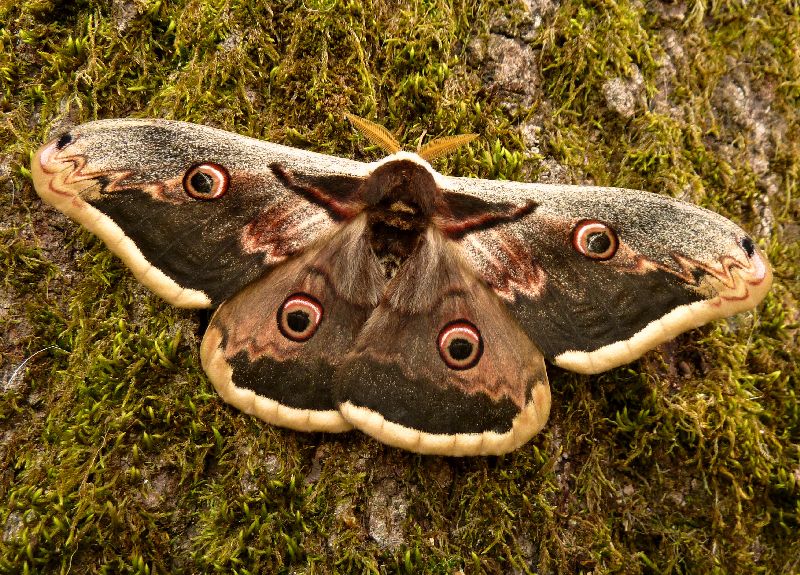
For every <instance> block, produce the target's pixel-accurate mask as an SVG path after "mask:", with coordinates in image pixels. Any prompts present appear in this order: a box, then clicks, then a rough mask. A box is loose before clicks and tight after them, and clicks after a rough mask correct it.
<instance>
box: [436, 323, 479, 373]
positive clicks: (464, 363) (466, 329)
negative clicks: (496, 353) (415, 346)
mask: <svg viewBox="0 0 800 575" xmlns="http://www.w3.org/2000/svg"><path fill="white" fill-rule="evenodd" d="M454 336H456V337H454ZM458 336H460V337H458ZM451 338H452V339H464V340H466V341H468V342H469V343H471V344H472V346H473V347H472V351H471V353H470V355H468V356H467V357H466V358H464V360H461V361H459V360H457V359H455V358H452V357H449V356H448V351H449V349H450V344H451V343H452V339H451ZM436 346H437V347H438V349H439V355H440V356H441V357H442V361H444V363H445V365H446V366H447V367H449V368H450V369H455V370H458V371H461V370H464V369H470V368H471V367H475V366H476V365H478V362H479V361H480V359H481V356H482V355H483V337H481V332H480V331H479V330H478V328H477V327H475V325H474V324H473V323H472V322H469V321H467V320H465V319H459V320H456V321H451V322H450V323H448V324H447V325H445V326H444V327H443V328H442V330H441V331H440V332H439V337H437V338H436Z"/></svg>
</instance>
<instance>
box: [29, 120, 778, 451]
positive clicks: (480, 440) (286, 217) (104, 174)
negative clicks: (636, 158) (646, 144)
mask: <svg viewBox="0 0 800 575" xmlns="http://www.w3.org/2000/svg"><path fill="white" fill-rule="evenodd" d="M352 120H353V122H354V123H355V124H356V125H357V127H359V128H360V129H361V130H362V131H363V132H364V133H365V134H366V135H367V136H368V137H369V138H370V139H371V140H373V141H374V142H376V143H378V144H380V145H381V146H382V147H383V148H384V149H385V150H386V151H387V152H388V153H389V156H388V157H386V158H384V159H382V160H380V161H377V162H372V163H363V162H357V161H352V160H348V159H343V158H338V157H333V156H329V155H322V154H317V153H314V152H309V151H305V150H300V149H295V148H291V147H286V146H282V145H278V144H273V143H268V142H263V141H259V140H254V139H251V138H246V137H243V136H240V135H236V134H232V133H229V132H225V131H221V130H217V129H214V128H210V127H206V126H201V125H194V124H189V123H183V122H175V121H166V120H156V119H144V120H142V119H121V120H101V121H96V122H90V123H87V124H83V125H80V126H77V127H75V128H72V129H70V130H69V131H67V132H66V133H63V134H62V135H60V136H59V137H57V138H56V139H54V140H52V141H51V142H49V143H47V144H45V145H44V146H42V147H41V148H40V149H39V150H38V152H37V153H36V156H35V158H34V159H33V164H32V174H33V181H34V184H35V187H36V190H37V191H38V193H39V195H40V196H41V197H42V199H44V200H45V201H46V202H48V203H49V204H51V205H53V206H55V207H56V208H57V209H59V210H61V211H62V212H64V213H65V214H67V215H68V216H69V217H71V218H73V219H74V220H76V221H78V222H80V223H81V224H82V225H83V226H85V227H86V228H88V229H89V230H90V231H91V232H93V233H94V234H96V235H97V236H99V237H100V238H101V239H102V240H103V241H104V242H105V243H106V244H107V245H108V247H109V248H110V249H111V250H112V251H113V252H115V253H116V254H117V255H118V256H119V257H120V258H122V260H123V261H124V262H125V264H127V265H128V267H130V269H131V270H132V272H133V274H134V275H135V276H136V278H138V280H139V281H141V282H142V283H143V284H145V285H146V286H147V287H148V288H150V289H151V290H153V291H154V292H155V293H156V294H158V295H160V296H161V297H163V298H164V299H166V300H167V301H168V302H170V303H172V304H174V305H176V306H181V307H188V308H206V307H216V308H217V309H216V312H215V313H214V315H213V317H212V319H211V321H210V324H209V326H208V329H207V331H206V333H205V335H204V338H203V341H202V345H201V349H200V356H201V360H202V365H203V368H204V369H205V371H206V373H207V374H208V377H209V379H210V380H211V382H212V383H213V385H214V386H215V387H216V389H217V391H218V392H219V394H220V395H221V396H222V398H223V399H224V400H225V401H226V402H228V403H230V404H232V405H234V406H236V407H238V408H239V409H241V410H243V411H244V412H246V413H249V414H252V415H255V416H256V417H259V418H261V419H263V420H264V421H267V422H269V423H272V424H275V425H280V426H285V427H289V428H292V429H297V430H303V431H327V432H343V431H347V430H350V429H353V428H357V429H360V430H361V431H363V432H365V433H367V434H369V435H371V436H372V437H374V438H376V439H378V440H379V441H382V442H384V443H386V444H389V445H392V446H397V447H400V448H403V449H407V450H411V451H415V452H419V453H432V454H445V455H456V456H461V455H479V454H501V453H505V452H508V451H511V450H513V449H515V448H517V447H519V446H521V445H522V444H524V443H525V442H527V441H528V440H529V439H530V438H531V437H532V436H533V435H534V434H536V433H537V432H538V431H539V430H540V429H541V428H542V427H543V425H544V424H545V422H546V420H547V417H548V414H549V410H550V388H549V384H548V379H547V372H546V370H545V362H544V360H545V358H546V359H547V360H549V361H550V362H552V363H554V364H555V365H557V366H559V367H562V368H565V369H568V370H574V371H577V372H581V373H598V372H601V371H604V370H608V369H611V368H613V367H615V366H618V365H621V364H624V363H627V362H630V361H632V360H634V359H636V358H638V357H639V356H641V355H642V354H643V353H644V352H646V351H647V350H649V349H651V348H653V347H654V346H656V345H658V344H660V343H662V342H664V341H666V340H669V339H671V338H673V337H674V336H676V335H677V334H679V333H681V332H683V331H685V330H688V329H691V328H694V327H697V326H700V325H701V324H704V323H706V322H708V321H710V320H713V319H715V318H721V317H725V316H729V315H732V314H735V313H737V312H740V311H742V310H746V309H749V308H752V307H754V306H755V305H756V304H758V302H759V301H761V299H762V298H763V297H764V296H765V294H766V293H767V290H768V289H769V287H770V284H771V281H772V274H771V271H770V267H769V264H768V262H767V260H766V258H765V256H764V254H763V253H762V251H761V250H760V249H759V248H758V247H757V246H756V244H755V242H754V241H753V240H752V239H751V238H750V237H749V236H748V235H747V234H746V233H745V232H744V231H742V230H741V229H740V228H739V227H737V226H736V225H735V224H733V223H732V222H731V221H729V220H727V219H725V218H724V217H722V216H720V215H718V214H716V213H713V212H710V211H708V210H705V209H702V208H699V207H696V206H693V205H690V204H687V203H684V202H681V201H677V200H674V199H670V198H665V197H662V196H659V195H655V194H652V193H647V192H642V191H636V190H628V189H618V188H608V187H595V186H570V185H546V184H536V183H517V182H508V181H491V180H483V179H471V178H456V177H447V176H444V175H442V174H440V173H438V172H436V171H435V170H434V169H433V168H432V167H431V166H430V164H429V160H431V159H432V158H433V157H435V156H437V155H440V154H442V153H446V152H448V151H449V150H451V149H452V148H454V147H456V146H458V145H461V144H463V143H464V142H465V141H467V140H468V139H470V138H469V137H453V138H444V139H440V140H435V141H434V142H431V143H430V144H428V145H427V146H425V147H423V148H422V149H421V150H419V153H410V152H405V151H402V150H401V147H400V145H399V144H398V143H397V141H396V140H395V139H394V137H393V136H392V135H391V134H390V133H389V132H388V131H387V130H385V129H384V128H381V127H379V126H377V125H375V124H372V123H371V122H368V121H366V120H362V119H359V118H354V117H353V118H352Z"/></svg>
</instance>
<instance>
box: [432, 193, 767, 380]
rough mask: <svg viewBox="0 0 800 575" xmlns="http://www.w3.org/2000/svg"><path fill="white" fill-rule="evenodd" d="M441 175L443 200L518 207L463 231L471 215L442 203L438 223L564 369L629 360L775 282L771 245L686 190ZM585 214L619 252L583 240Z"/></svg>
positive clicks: (591, 369) (482, 207)
mask: <svg viewBox="0 0 800 575" xmlns="http://www.w3.org/2000/svg"><path fill="white" fill-rule="evenodd" d="M439 183H440V186H442V188H443V192H444V201H445V204H449V205H454V206H472V208H471V209H472V211H473V212H475V213H473V214H471V215H470V217H471V218H472V220H473V221H475V222H479V218H478V217H477V216H476V215H475V214H477V213H480V212H488V213H492V212H498V213H502V212H503V211H505V212H506V213H509V214H512V213H515V212H514V210H515V209H516V213H517V214H519V217H510V218H508V221H502V219H501V218H497V217H495V218H494V223H493V222H490V224H491V225H486V226H480V225H474V226H473V227H472V228H471V229H468V230H466V231H465V230H464V227H465V226H464V224H463V223H459V221H460V220H463V217H462V218H453V217H452V216H448V215H447V210H445V211H443V212H442V214H444V215H440V216H439V218H438V225H439V226H440V229H442V230H443V231H444V232H445V233H448V234H450V235H451V236H452V237H453V238H454V239H455V240H456V241H457V243H458V245H459V247H460V248H461V250H462V254H463V256H464V257H465V258H466V260H467V261H468V262H469V265H470V266H471V268H472V269H473V270H475V273H476V274H477V275H478V276H479V277H481V278H482V279H483V280H484V281H486V282H487V283H488V284H489V285H490V286H491V289H492V290H493V291H494V292H495V293H496V294H498V295H499V296H500V297H502V298H503V299H504V300H505V302H506V305H507V307H508V309H509V310H510V311H511V313H512V314H513V315H514V316H515V317H516V318H517V319H518V320H519V322H520V324H521V325H522V328H523V330H524V331H525V332H526V333H527V334H528V336H529V337H530V338H531V339H532V340H533V341H534V343H535V344H536V346H537V347H538V348H539V349H541V350H542V351H543V352H544V354H545V356H546V357H547V358H548V359H550V360H552V361H554V362H555V363H556V364H557V365H559V366H562V367H565V368H567V369H571V370H574V371H579V372H584V373H596V372H600V371H604V370H606V369H610V368H612V367H615V366H617V365H620V364H623V363H626V362H629V361H632V360H634V359H636V358H637V357H639V356H640V355H642V354H643V353H644V352H646V351H647V350H648V349H651V348H652V347H654V346H656V345H658V344H659V343H662V342H664V341H666V340H668V339H671V338H673V337H675V336H676V335H677V334H679V333H681V332H683V331H685V330H688V329H691V328H693V327H697V326H699V325H702V324H704V323H706V322H708V321H710V320H712V319H716V318H720V317H725V316H729V315H732V314H734V313H737V312H739V311H742V310H745V309H749V308H752V307H753V306H755V305H756V304H757V303H758V302H759V301H761V299H762V298H763V297H764V295H765V294H766V292H767V290H768V289H769V286H770V283H771V278H772V276H771V272H770V268H769V264H768V262H767V260H766V258H765V257H764V254H763V253H762V252H761V251H760V250H759V249H758V248H757V247H756V246H755V244H754V243H753V242H752V240H751V239H750V238H749V237H748V236H747V235H746V234H745V232H744V231H742V230H741V229H740V228H739V227H738V226H736V225H735V224H733V223H732V222H730V221H729V220H727V219H725V218H724V217H722V216H720V215H718V214H716V213H713V212H710V211H708V210H704V209H702V208H699V207H696V206H693V205H690V204H687V203H684V202H680V201H677V200H674V199H670V198H665V197H662V196H658V195H655V194H651V193H647V192H641V191H635V190H625V189H619V188H602V187H583V186H566V185H545V184H520V183H513V182H495V181H488V180H474V179H464V178H441V181H440V182H439ZM523 206H527V209H526V211H522V210H521V208H522V207H523ZM461 211H462V212H464V211H465V209H463V208H462V210H461ZM451 212H452V210H451ZM465 217H466V216H465ZM587 221H598V222H602V223H603V224H604V225H606V226H608V227H610V228H611V229H613V230H614V231H615V233H616V236H617V238H618V242H619V244H618V248H617V250H616V252H615V253H614V255H613V257H610V258H609V259H592V258H590V257H587V256H586V255H584V254H582V253H580V252H579V251H578V250H577V249H576V247H575V233H576V230H577V229H578V228H579V227H580V226H582V225H583V224H584V223H585V222H587Z"/></svg>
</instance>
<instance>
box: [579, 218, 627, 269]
mask: <svg viewBox="0 0 800 575" xmlns="http://www.w3.org/2000/svg"><path fill="white" fill-rule="evenodd" d="M572 246H573V247H574V248H575V250H576V251H577V252H578V253H580V254H583V255H584V256H586V257H587V258H590V259H593V260H600V261H603V260H608V259H611V258H612V257H614V254H616V253H617V248H618V247H619V240H618V239H617V233H616V232H615V231H614V230H613V229H612V228H611V227H610V226H608V225H606V224H604V223H603V222H599V221H597V220H581V221H580V222H578V223H577V225H576V226H575V228H574V229H573V230H572Z"/></svg>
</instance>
